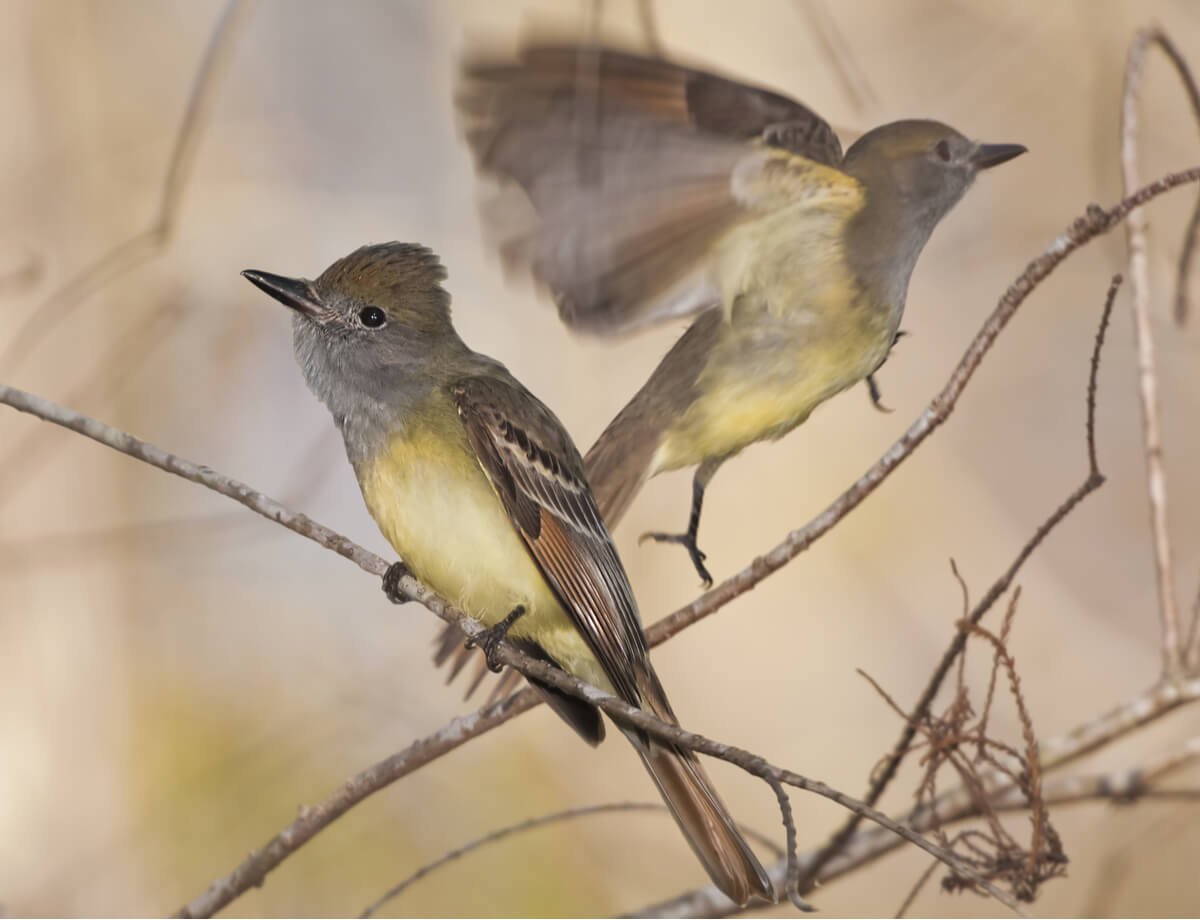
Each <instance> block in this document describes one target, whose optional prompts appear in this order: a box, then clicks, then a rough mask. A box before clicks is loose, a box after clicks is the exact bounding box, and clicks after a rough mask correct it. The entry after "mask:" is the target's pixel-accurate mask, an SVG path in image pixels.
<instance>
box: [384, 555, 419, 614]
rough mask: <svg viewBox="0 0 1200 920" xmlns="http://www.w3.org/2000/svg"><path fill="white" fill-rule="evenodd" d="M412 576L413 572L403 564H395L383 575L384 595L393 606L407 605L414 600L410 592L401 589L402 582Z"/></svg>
mask: <svg viewBox="0 0 1200 920" xmlns="http://www.w3.org/2000/svg"><path fill="white" fill-rule="evenodd" d="M411 574H412V571H411V570H410V569H409V567H408V566H406V565H405V564H404V563H403V562H393V563H392V564H391V565H389V566H388V570H387V571H386V572H384V573H383V593H384V594H386V595H387V599H388V600H389V601H391V602H392V603H393V604H406V603H408V602H409V601H410V600H412V598H411V597H409V596H408V592H406V591H405V590H404V589H403V588H401V587H400V582H401V581H402V580H403V579H404V578H406V577H407V576H409V575H411Z"/></svg>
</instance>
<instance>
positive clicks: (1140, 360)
mask: <svg viewBox="0 0 1200 920" xmlns="http://www.w3.org/2000/svg"><path fill="white" fill-rule="evenodd" d="M1151 42H1156V43H1158V44H1159V45H1160V46H1161V47H1163V49H1164V50H1167V51H1168V54H1171V53H1172V52H1174V48H1173V46H1172V45H1171V44H1170V42H1169V40H1167V38H1166V36H1165V35H1163V34H1162V33H1161V32H1160V31H1159V30H1157V29H1148V30H1144V31H1142V32H1139V33H1138V34H1137V36H1135V38H1134V40H1133V44H1132V45H1131V46H1130V48H1129V60H1128V63H1127V65H1126V69H1125V90H1124V93H1123V96H1122V104H1121V174H1122V179H1123V182H1124V186H1125V188H1126V189H1127V190H1128V189H1131V188H1136V187H1137V185H1138V168H1137V133H1138V93H1139V91H1140V89H1141V85H1142V72H1143V68H1144V65H1145V60H1146V49H1147V47H1148V46H1149V44H1150V43H1151ZM1180 63H1182V60H1180ZM1177 66H1178V65H1177ZM1181 73H1185V74H1186V69H1183V70H1181ZM1185 83H1186V80H1185ZM1125 231H1126V236H1127V239H1128V243H1129V289H1130V291H1131V293H1132V296H1133V331H1134V343H1135V346H1136V349H1137V365H1138V395H1139V396H1140V397H1141V401H1142V435H1143V438H1144V441H1145V451H1146V487H1147V492H1148V493H1149V497H1150V529H1151V533H1152V536H1153V545H1154V562H1155V574H1156V577H1157V585H1158V611H1159V622H1160V625H1161V628H1162V655H1163V674H1164V675H1165V676H1166V677H1168V678H1174V677H1178V676H1179V675H1180V674H1181V673H1182V671H1183V668H1184V662H1185V655H1184V649H1183V647H1182V645H1181V641H1180V635H1179V606H1178V603H1177V601H1176V598H1175V576H1174V571H1173V567H1172V561H1171V537H1170V531H1169V528H1168V523H1167V471H1166V466H1165V464H1164V462H1163V443H1162V423H1161V421H1160V420H1159V406H1158V371H1157V369H1156V367H1155V358H1154V332H1153V329H1152V324H1151V321H1150V281H1149V276H1148V269H1147V262H1146V215H1145V214H1144V213H1143V212H1142V209H1141V208H1140V207H1137V208H1134V209H1133V210H1132V211H1131V212H1130V214H1129V220H1128V222H1127V223H1126V225H1125Z"/></svg>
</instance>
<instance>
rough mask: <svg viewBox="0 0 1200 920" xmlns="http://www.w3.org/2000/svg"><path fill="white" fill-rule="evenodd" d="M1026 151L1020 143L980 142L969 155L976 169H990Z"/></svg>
mask: <svg viewBox="0 0 1200 920" xmlns="http://www.w3.org/2000/svg"><path fill="white" fill-rule="evenodd" d="M1027 152H1028V150H1027V148H1025V147H1024V146H1023V145H1021V144H980V145H979V146H978V147H976V148H975V152H974V153H973V154H972V155H971V162H972V163H974V164H975V168H976V169H991V168H992V167H993V166H999V165H1000V164H1001V163H1007V162H1008V161H1009V160H1011V159H1012V158H1013V157H1019V156H1020V155H1021V154H1023V153H1027Z"/></svg>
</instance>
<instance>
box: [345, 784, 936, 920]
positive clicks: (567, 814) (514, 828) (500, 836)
mask: <svg viewBox="0 0 1200 920" xmlns="http://www.w3.org/2000/svg"><path fill="white" fill-rule="evenodd" d="M614 811H625V812H629V811H661V812H663V813H664V814H666V813H667V808H666V806H665V805H663V804H662V803H661V802H608V803H606V804H603V805H583V806H581V807H579V808H567V809H564V810H562V811H553V812H550V813H549V814H545V815H538V816H537V817H536V818H528V819H526V820H525V821H519V822H517V823H516V824H509V825H506V826H505V827H501V828H498V829H497V830H494V831H489V832H488V833H486V834H484V835H483V836H482V837H476V838H475V839H474V840H470V841H468V842H466V843H464V844H463V845H462V846H458V847H455V848H454V849H453V850H450V852H448V853H443V854H442V855H441V856H439V857H438V858H437V859H435V860H434V861H433V862H428V863H425V865H423V866H421V868H419V869H417V871H416V872H413V873H412V874H411V875H408V876H406V877H405V878H404V879H403V880H401V881H400V882H397V883H396V884H395V885H394V886H392V887H391V888H389V889H388V890H387V891H386V892H385V893H384V894H383V895H382V896H381V897H379V898H378V899H376V900H375V901H372V902H371V903H370V904H369V905H368V906H367V907H366V908H365V909H364V910H363V911H362V913H360V914H359V915H358V916H359V917H374V916H375V914H376V913H378V911H379V908H381V907H383V906H384V905H385V904H387V902H388V901H391V900H392V899H393V898H397V897H399V896H400V895H401V894H403V893H404V891H405V890H406V889H407V888H409V887H411V886H412V885H414V884H415V883H417V882H419V881H420V880H421V879H423V878H425V877H426V876H427V875H429V874H430V873H432V872H436V871H437V870H438V869H440V868H441V867H442V866H445V865H448V864H450V863H452V862H455V861H456V860H459V859H462V858H463V857H464V856H466V855H468V854H469V853H473V852H474V851H475V850H478V849H480V848H482V847H485V846H488V845H489V844H492V843H497V842H498V841H501V840H504V839H505V838H506V837H512V836H513V835H515V834H521V833H524V832H525V831H530V830H533V829H534V828H538V827H543V826H545V825H547V824H558V823H561V822H563V821H571V820H574V819H575V818H585V817H589V816H591V815H600V814H606V813H609V812H614ZM935 865H936V863H935Z"/></svg>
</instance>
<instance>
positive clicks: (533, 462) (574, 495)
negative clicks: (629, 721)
mask: <svg viewBox="0 0 1200 920" xmlns="http://www.w3.org/2000/svg"><path fill="white" fill-rule="evenodd" d="M454 397H455V403H456V405H457V407H458V413H459V416H460V418H461V419H462V423H463V426H464V427H465V428H466V432H467V437H468V439H469V440H470V443H471V445H472V447H473V448H474V450H475V454H476V457H477V459H478V460H479V465H480V466H481V467H482V468H483V471H484V473H486V474H487V477H488V479H489V480H490V481H491V483H492V486H493V488H494V489H495V490H496V494H497V495H499V497H500V500H501V502H503V504H504V508H505V510H506V511H507V512H508V515H509V517H510V518H511V519H512V522H513V526H514V527H516V529H517V531H518V533H519V534H520V535H521V539H522V540H524V542H525V545H526V547H527V548H528V550H529V553H530V555H531V556H532V557H533V559H534V561H535V562H536V563H537V565H538V567H539V568H540V569H541V571H542V574H543V575H544V576H545V577H546V581H547V582H548V583H549V584H550V586H551V587H552V588H553V590H554V593H555V594H556V595H557V597H558V599H559V602H560V603H561V604H562V606H563V608H564V609H565V610H566V612H567V614H568V615H569V616H570V617H571V620H572V622H573V623H574V625H575V628H576V629H578V630H579V632H580V634H581V635H582V636H583V638H584V639H585V640H586V642H587V644H588V647H589V648H591V650H592V652H593V654H594V655H595V656H596V658H597V659H598V660H599V662H600V665H601V667H602V668H603V669H604V672H605V673H606V674H607V675H608V677H609V680H610V681H611V682H612V684H613V687H614V688H615V689H616V691H617V693H618V694H619V695H620V696H621V697H622V698H624V699H625V700H627V701H629V702H631V703H633V704H635V705H638V704H640V701H641V700H642V697H643V691H644V688H645V687H647V686H649V685H650V684H648V683H647V680H648V679H649V680H650V683H651V684H653V685H655V686H656V685H657V682H656V681H655V680H654V679H653V678H651V677H650V675H651V671H650V666H649V657H648V653H647V649H646V639H645V636H644V635H643V633H642V625H641V620H640V618H639V616H638V610H637V604H636V602H635V601H634V598H633V589H632V588H630V586H629V579H628V577H627V576H626V574H625V569H624V568H623V567H622V565H621V560H620V558H619V557H618V556H617V551H616V548H615V547H614V546H613V542H612V538H611V537H610V536H609V534H608V530H607V529H606V528H605V526H604V522H603V520H602V519H601V517H600V512H599V511H598V510H597V508H596V501H595V499H594V498H593V497H592V493H591V490H590V489H589V488H588V484H587V479H586V478H585V476H584V473H583V460H582V459H581V458H580V456H579V451H578V450H576V448H575V445H574V444H573V443H572V442H571V439H570V437H569V436H568V435H567V433H566V431H565V430H564V429H563V427H562V425H561V423H560V422H559V421H558V419H557V418H555V416H554V414H553V413H552V412H551V411H550V410H549V409H547V408H546V407H545V406H544V405H542V403H541V402H539V401H538V399H537V398H536V397H535V396H533V395H532V394H531V393H529V392H528V391H527V390H525V389H524V387H522V386H521V385H520V384H519V383H517V382H516V381H515V380H512V379H511V378H510V379H508V380H504V379H499V378H497V377H491V376H489V377H487V378H483V377H473V378H468V379H466V380H463V381H461V382H459V383H458V384H457V385H456V386H455V388H454Z"/></svg>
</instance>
